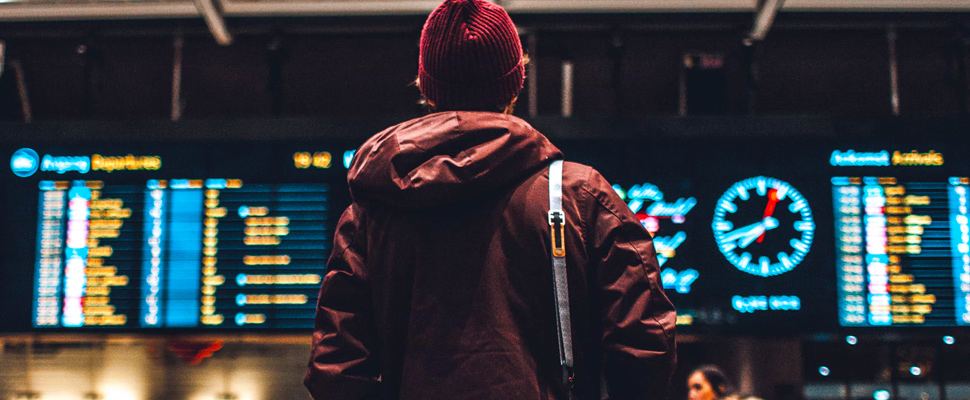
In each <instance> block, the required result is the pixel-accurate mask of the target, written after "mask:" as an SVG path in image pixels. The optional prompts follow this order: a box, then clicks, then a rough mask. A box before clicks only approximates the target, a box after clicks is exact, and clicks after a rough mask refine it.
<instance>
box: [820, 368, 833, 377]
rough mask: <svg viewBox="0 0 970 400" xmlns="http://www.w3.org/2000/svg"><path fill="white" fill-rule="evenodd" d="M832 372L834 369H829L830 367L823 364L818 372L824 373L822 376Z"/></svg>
mask: <svg viewBox="0 0 970 400" xmlns="http://www.w3.org/2000/svg"><path fill="white" fill-rule="evenodd" d="M830 372H832V371H829V367H826V366H824V365H823V366H821V367H818V374H819V375H822V376H829V373H830Z"/></svg>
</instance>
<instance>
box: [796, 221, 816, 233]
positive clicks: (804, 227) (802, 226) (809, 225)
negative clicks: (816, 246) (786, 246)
mask: <svg viewBox="0 0 970 400" xmlns="http://www.w3.org/2000/svg"><path fill="white" fill-rule="evenodd" d="M795 230H796V231H799V232H809V231H814V230H815V223H814V222H812V221H797V222H795Z"/></svg>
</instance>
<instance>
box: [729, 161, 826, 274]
mask: <svg viewBox="0 0 970 400" xmlns="http://www.w3.org/2000/svg"><path fill="white" fill-rule="evenodd" d="M711 227H712V228H714V240H715V241H716V242H717V246H718V249H720V250H721V254H724V257H725V258H727V260H728V261H729V262H731V264H734V266H735V267H737V268H738V269H740V270H741V271H744V272H747V273H749V274H752V275H758V276H773V275H780V274H783V273H785V272H788V271H790V270H792V269H793V268H795V267H796V266H798V263H800V262H801V261H802V260H803V259H804V258H805V255H806V254H808V251H809V249H811V247H812V238H813V237H814V236H815V219H814V218H812V209H811V208H809V206H808V200H806V199H805V197H803V196H802V194H801V193H799V192H798V190H795V188H794V187H792V186H791V185H789V184H788V183H787V182H784V181H781V180H778V179H775V178H769V177H764V176H758V177H754V178H748V179H745V180H743V181H741V182H738V183H735V184H734V185H731V187H730V188H729V189H728V190H727V191H726V192H724V194H723V195H721V198H720V199H718V201H717V206H716V207H715V208H714V222H713V223H712V224H711Z"/></svg>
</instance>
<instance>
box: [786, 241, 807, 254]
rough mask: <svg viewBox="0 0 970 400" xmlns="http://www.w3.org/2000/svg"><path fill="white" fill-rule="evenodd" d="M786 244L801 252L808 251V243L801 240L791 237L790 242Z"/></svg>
mask: <svg viewBox="0 0 970 400" xmlns="http://www.w3.org/2000/svg"><path fill="white" fill-rule="evenodd" d="M788 244H790V245H791V247H793V248H795V250H798V251H801V252H803V253H807V252H808V244H806V243H805V242H803V241H801V240H798V239H792V240H791V242H789V243H788Z"/></svg>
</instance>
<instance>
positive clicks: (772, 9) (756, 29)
mask: <svg viewBox="0 0 970 400" xmlns="http://www.w3.org/2000/svg"><path fill="white" fill-rule="evenodd" d="M784 3H785V0H760V1H758V11H757V12H756V13H755V16H754V25H753V26H752V27H751V32H749V33H748V40H752V41H762V40H764V38H765V35H767V34H768V30H769V29H771V24H772V23H773V22H774V21H775V16H776V15H778V10H779V9H781V6H782V4H784Z"/></svg>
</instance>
